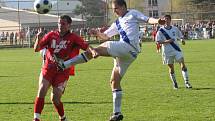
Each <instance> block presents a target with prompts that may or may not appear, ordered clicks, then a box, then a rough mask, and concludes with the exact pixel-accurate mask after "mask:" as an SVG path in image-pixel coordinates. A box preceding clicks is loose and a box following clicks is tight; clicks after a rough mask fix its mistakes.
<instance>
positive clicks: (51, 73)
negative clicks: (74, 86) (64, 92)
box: [42, 68, 69, 87]
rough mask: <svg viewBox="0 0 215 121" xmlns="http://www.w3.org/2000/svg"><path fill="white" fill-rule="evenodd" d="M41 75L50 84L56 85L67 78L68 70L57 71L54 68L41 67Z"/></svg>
mask: <svg viewBox="0 0 215 121" xmlns="http://www.w3.org/2000/svg"><path fill="white" fill-rule="evenodd" d="M42 75H43V77H44V78H45V79H46V80H48V81H49V82H50V83H51V85H52V86H54V87H56V86H59V85H60V84H62V83H64V82H65V81H67V80H68V79H69V70H65V71H57V70H56V69H45V68H43V69H42Z"/></svg>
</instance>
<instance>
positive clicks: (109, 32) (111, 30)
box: [104, 22, 119, 37]
mask: <svg viewBox="0 0 215 121" xmlns="http://www.w3.org/2000/svg"><path fill="white" fill-rule="evenodd" d="M104 34H106V35H107V36H108V37H112V36H114V35H117V34H119V33H118V30H117V27H116V23H115V22H114V23H112V24H111V26H110V27H109V28H108V29H107V30H106V31H105V32H104Z"/></svg>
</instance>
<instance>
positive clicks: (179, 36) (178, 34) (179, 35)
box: [176, 27, 184, 39]
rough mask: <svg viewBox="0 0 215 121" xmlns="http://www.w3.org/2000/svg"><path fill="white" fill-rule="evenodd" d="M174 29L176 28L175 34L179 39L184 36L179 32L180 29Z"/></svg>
mask: <svg viewBox="0 0 215 121" xmlns="http://www.w3.org/2000/svg"><path fill="white" fill-rule="evenodd" d="M176 30H177V36H178V38H179V39H182V38H184V36H183V34H182V33H181V31H180V30H179V29H178V28H177V27H176Z"/></svg>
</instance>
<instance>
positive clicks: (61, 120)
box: [60, 117, 68, 121]
mask: <svg viewBox="0 0 215 121" xmlns="http://www.w3.org/2000/svg"><path fill="white" fill-rule="evenodd" d="M60 121H68V120H67V119H66V117H64V118H63V119H60Z"/></svg>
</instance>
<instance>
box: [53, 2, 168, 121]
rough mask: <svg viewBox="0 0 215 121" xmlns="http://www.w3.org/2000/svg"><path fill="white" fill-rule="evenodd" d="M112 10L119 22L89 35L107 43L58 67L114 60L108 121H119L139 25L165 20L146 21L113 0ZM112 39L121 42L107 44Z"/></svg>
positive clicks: (134, 53) (137, 50)
mask: <svg viewBox="0 0 215 121" xmlns="http://www.w3.org/2000/svg"><path fill="white" fill-rule="evenodd" d="M112 8H113V12H114V13H115V14H116V15H117V16H118V19H117V20H116V21H115V22H114V23H112V24H111V26H110V27H109V28H108V29H107V30H106V31H105V32H103V33H101V32H100V31H98V30H92V31H91V32H92V33H93V34H95V35H96V36H98V37H99V38H100V39H102V40H104V41H106V42H104V43H102V44H101V45H99V46H98V47H96V48H94V49H93V50H92V51H85V52H84V53H82V54H80V55H79V56H76V57H74V58H72V59H70V60H68V61H65V62H59V65H60V66H61V67H62V68H63V69H65V68H68V67H70V66H71V65H76V64H80V63H84V62H87V61H89V60H90V59H91V58H92V57H93V58H97V57H99V56H105V57H111V58H113V60H114V67H113V70H112V74H111V78H110V85H111V91H112V97H113V113H112V114H111V116H110V119H109V121H120V120H123V117H124V116H123V114H122V111H121V101H122V95H123V90H122V87H121V84H120V83H121V80H122V78H123V76H124V75H125V73H126V71H127V69H128V68H129V66H130V65H131V64H132V62H134V61H135V60H136V58H137V56H138V54H139V52H140V45H139V22H141V21H142V22H147V23H151V24H155V23H159V24H164V20H161V19H154V18H150V17H147V16H145V15H144V14H142V13H141V12H139V11H137V10H133V9H131V10H128V9H127V5H126V2H125V0H112ZM114 35H120V40H119V41H107V40H110V38H111V37H112V36H114ZM56 60H58V59H56Z"/></svg>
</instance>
